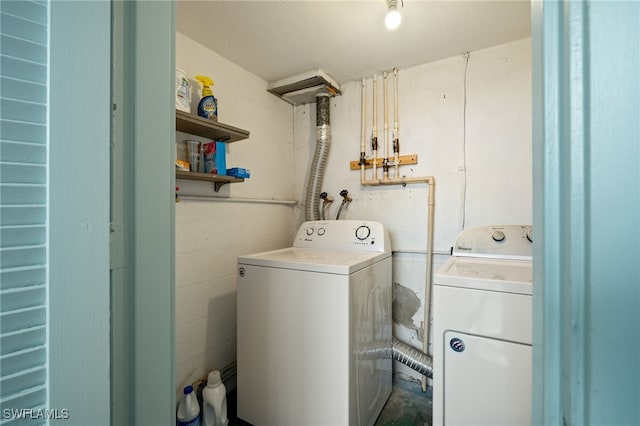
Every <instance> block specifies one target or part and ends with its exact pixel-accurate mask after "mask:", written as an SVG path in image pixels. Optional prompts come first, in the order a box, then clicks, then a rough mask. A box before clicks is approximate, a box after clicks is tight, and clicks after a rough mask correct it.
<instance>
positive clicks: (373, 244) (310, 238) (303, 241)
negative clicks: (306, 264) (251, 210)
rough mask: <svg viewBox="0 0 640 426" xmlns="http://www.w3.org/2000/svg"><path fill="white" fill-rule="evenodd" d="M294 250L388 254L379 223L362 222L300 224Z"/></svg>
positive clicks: (333, 221)
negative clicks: (382, 252) (358, 251)
mask: <svg viewBox="0 0 640 426" xmlns="http://www.w3.org/2000/svg"><path fill="white" fill-rule="evenodd" d="M293 246H294V247H307V248H327V249H342V250H349V249H352V250H366V251H388V250H391V243H390V241H389V235H388V233H387V231H386V230H385V229H384V227H383V226H382V224H381V223H379V222H373V221H363V220H323V221H309V222H305V223H303V224H302V225H301V226H300V228H299V229H298V233H297V234H296V238H295V240H294V242H293Z"/></svg>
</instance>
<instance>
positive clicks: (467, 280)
mask: <svg viewBox="0 0 640 426" xmlns="http://www.w3.org/2000/svg"><path fill="white" fill-rule="evenodd" d="M532 282H533V270H532V267H531V262H530V261H526V260H501V259H489V258H474V257H458V256H453V257H450V258H449V260H447V261H446V262H445V263H444V264H443V265H442V266H441V267H440V269H438V272H437V273H436V276H435V282H434V284H435V285H443V286H449V287H460V288H470V289H476V290H487V291H498V292H502V293H517V294H527V295H531V294H532V290H533V286H532Z"/></svg>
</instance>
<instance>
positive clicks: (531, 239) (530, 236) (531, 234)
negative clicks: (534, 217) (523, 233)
mask: <svg viewBox="0 0 640 426" xmlns="http://www.w3.org/2000/svg"><path fill="white" fill-rule="evenodd" d="M527 240H529V241H530V242H533V229H529V230H528V231H527Z"/></svg>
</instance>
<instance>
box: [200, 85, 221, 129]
mask: <svg viewBox="0 0 640 426" xmlns="http://www.w3.org/2000/svg"><path fill="white" fill-rule="evenodd" d="M196 80H198V81H199V82H200V83H201V84H202V99H200V103H199V104H198V115H199V116H200V117H204V118H208V119H210V120H216V121H217V120H218V101H217V99H216V98H215V97H214V96H213V91H212V90H211V86H213V80H212V79H211V78H209V77H207V76H204V75H196Z"/></svg>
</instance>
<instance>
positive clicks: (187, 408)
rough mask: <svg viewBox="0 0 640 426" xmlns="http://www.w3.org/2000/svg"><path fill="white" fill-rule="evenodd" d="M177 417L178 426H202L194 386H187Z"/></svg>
mask: <svg viewBox="0 0 640 426" xmlns="http://www.w3.org/2000/svg"><path fill="white" fill-rule="evenodd" d="M176 417H177V418H178V426H200V406H199V405H198V399H197V398H196V394H195V392H193V387H192V386H185V388H184V394H183V395H182V400H181V401H180V405H179V406H178V413H177V416H176Z"/></svg>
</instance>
